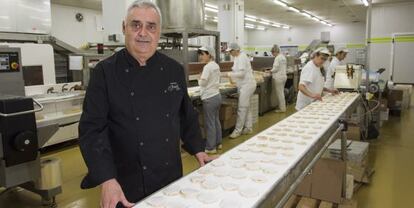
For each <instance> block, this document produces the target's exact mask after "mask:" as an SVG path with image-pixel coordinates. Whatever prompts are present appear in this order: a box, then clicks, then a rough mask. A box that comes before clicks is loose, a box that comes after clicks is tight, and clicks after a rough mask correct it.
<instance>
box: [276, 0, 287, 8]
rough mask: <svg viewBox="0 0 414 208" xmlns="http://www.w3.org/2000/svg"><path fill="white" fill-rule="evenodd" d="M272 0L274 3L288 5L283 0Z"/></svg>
mask: <svg viewBox="0 0 414 208" xmlns="http://www.w3.org/2000/svg"><path fill="white" fill-rule="evenodd" d="M273 2H274V3H276V4H279V5H280V6H284V7H288V5H287V4H286V3H285V2H283V1H279V0H273Z"/></svg>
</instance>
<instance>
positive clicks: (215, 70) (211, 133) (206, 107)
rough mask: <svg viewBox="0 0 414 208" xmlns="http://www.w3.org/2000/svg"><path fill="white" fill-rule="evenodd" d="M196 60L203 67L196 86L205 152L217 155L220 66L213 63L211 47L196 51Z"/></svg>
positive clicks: (219, 145) (213, 57) (219, 125)
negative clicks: (200, 103) (201, 107)
mask: <svg viewBox="0 0 414 208" xmlns="http://www.w3.org/2000/svg"><path fill="white" fill-rule="evenodd" d="M198 58H199V61H200V62H202V63H206V65H205V66H204V67H203V71H202V73H201V76H200V79H199V80H198V85H199V86H200V94H201V101H202V102H203V112H204V128H205V131H206V138H207V140H206V147H205V152H206V153H209V154H214V153H217V149H221V148H222V145H221V139H222V137H221V136H222V135H221V124H220V118H219V111H220V106H221V95H220V75H221V73H220V66H219V65H218V64H217V63H216V62H215V61H214V59H215V51H214V49H213V48H211V47H201V48H199V49H198Z"/></svg>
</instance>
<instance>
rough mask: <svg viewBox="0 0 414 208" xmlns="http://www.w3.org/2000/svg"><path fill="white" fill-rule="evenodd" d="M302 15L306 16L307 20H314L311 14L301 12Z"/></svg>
mask: <svg viewBox="0 0 414 208" xmlns="http://www.w3.org/2000/svg"><path fill="white" fill-rule="evenodd" d="M300 14H301V15H303V16H305V17H307V18H312V16H311V15H310V14H308V13H305V12H301V13H300Z"/></svg>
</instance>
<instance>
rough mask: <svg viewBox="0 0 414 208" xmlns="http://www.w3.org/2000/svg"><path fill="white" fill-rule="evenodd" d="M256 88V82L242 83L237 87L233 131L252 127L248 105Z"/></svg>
mask: <svg viewBox="0 0 414 208" xmlns="http://www.w3.org/2000/svg"><path fill="white" fill-rule="evenodd" d="M255 90H256V84H255V83H252V84H250V83H249V84H244V85H242V86H240V87H239V89H238V91H239V106H238V109H237V122H236V127H235V129H234V131H236V132H241V131H242V130H243V128H244V127H245V128H252V127H253V118H252V112H251V107H250V98H251V97H252V96H253V94H254V91H255Z"/></svg>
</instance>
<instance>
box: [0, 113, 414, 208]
mask: <svg viewBox="0 0 414 208" xmlns="http://www.w3.org/2000/svg"><path fill="white" fill-rule="evenodd" d="M288 109H289V110H288V113H285V114H276V113H273V112H269V113H267V114H265V115H264V116H262V117H260V118H259V122H258V123H257V124H256V125H255V132H254V134H255V133H257V132H260V131H262V130H264V129H265V128H267V127H269V126H271V125H273V124H274V123H276V122H278V121H280V120H281V119H283V118H284V117H285V116H287V115H289V114H290V113H292V112H293V106H289V108H288ZM413 109H414V108H412V109H411V110H409V111H406V112H404V113H403V115H402V116H401V117H392V118H391V119H390V121H388V122H387V123H385V125H384V126H383V128H382V129H381V136H380V139H378V140H376V141H374V142H372V145H371V147H370V158H371V159H372V161H373V165H374V168H375V171H376V172H375V174H374V175H373V178H372V183H371V184H370V185H368V186H365V187H362V188H361V189H360V191H359V192H358V194H357V195H356V198H357V199H358V205H359V207H375V208H388V207H411V206H412V199H411V197H412V196H414V191H413V187H414V179H413V178H414V162H413V159H414V136H413V135H414V112H413V111H414V110H413ZM254 134H252V135H254ZM252 135H248V136H242V137H240V138H238V139H235V140H229V139H228V138H225V139H224V141H223V150H222V152H224V151H226V150H228V149H230V148H232V147H234V146H236V145H237V144H239V143H241V142H242V141H245V140H246V139H248V138H250V137H251V136H252ZM48 156H51V157H58V158H61V159H62V175H63V187H62V188H63V193H62V194H60V195H59V196H58V197H57V203H58V207H61V208H72V207H73V208H74V207H98V205H99V198H100V190H99V188H95V189H89V190H81V189H80V188H79V184H80V181H81V179H82V177H83V176H84V175H85V173H86V167H85V165H84V163H83V160H82V157H81V155H80V152H79V148H78V147H77V146H72V147H68V148H65V149H61V150H59V151H55V152H52V153H48V154H46V155H43V157H48ZM183 163H184V172H185V173H189V172H191V171H193V170H194V169H196V168H197V162H196V161H195V159H194V158H193V157H191V156H189V155H184V156H183ZM2 190H3V189H0V191H2ZM0 207H1V208H3V207H4V208H14V207H16V208H29V207H30V208H35V207H42V206H41V203H40V198H39V197H38V196H37V195H34V194H31V193H30V192H27V191H25V190H20V189H17V190H13V191H11V192H8V193H5V194H2V195H0Z"/></svg>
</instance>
